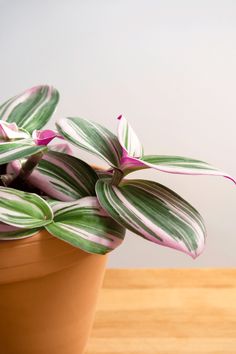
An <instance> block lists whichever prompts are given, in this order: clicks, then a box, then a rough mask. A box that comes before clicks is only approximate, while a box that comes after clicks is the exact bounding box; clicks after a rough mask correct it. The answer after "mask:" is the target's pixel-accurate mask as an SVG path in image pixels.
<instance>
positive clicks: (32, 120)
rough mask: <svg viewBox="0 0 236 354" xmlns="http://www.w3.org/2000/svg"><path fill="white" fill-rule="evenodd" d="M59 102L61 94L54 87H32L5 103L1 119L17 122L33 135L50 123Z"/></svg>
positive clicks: (1, 107) (0, 111)
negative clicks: (34, 131)
mask: <svg viewBox="0 0 236 354" xmlns="http://www.w3.org/2000/svg"><path fill="white" fill-rule="evenodd" d="M58 101H59V93H58V91H57V90H56V89H55V88H53V87H52V86H46V85H40V86H36V87H32V88H31V89H29V90H26V91H25V92H23V93H21V94H19V95H17V96H15V97H13V98H11V99H9V100H8V101H6V102H5V103H3V104H2V105H1V106H0V119H2V120H4V121H7V122H9V123H12V122H15V123H16V124H17V125H18V126H19V127H21V128H24V129H26V130H27V131H28V132H29V133H32V132H33V130H35V129H41V128H42V127H43V126H44V125H45V124H46V123H47V122H48V120H49V119H50V117H51V115H52V114H53V112H54V110H55V108H56V106H57V103H58Z"/></svg>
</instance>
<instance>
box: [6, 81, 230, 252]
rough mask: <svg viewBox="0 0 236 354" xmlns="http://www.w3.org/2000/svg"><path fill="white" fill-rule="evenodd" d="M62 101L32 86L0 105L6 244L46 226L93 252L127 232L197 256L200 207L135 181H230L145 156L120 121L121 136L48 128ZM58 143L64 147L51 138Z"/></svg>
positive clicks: (84, 128)
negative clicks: (77, 152)
mask: <svg viewBox="0 0 236 354" xmlns="http://www.w3.org/2000/svg"><path fill="white" fill-rule="evenodd" d="M58 100H59V93H58V91H57V90H56V89H54V88H53V87H50V86H37V87H33V88H31V89H29V90H27V91H25V92H24V93H22V94H20V95H18V96H15V97H13V98H11V99H9V100H8V101H6V102H5V103H3V104H2V105H1V106H0V175H1V176H0V240H15V239H20V238H25V237H29V236H32V235H34V234H36V233H37V232H38V231H39V230H41V229H46V230H47V231H48V232H49V233H51V234H52V235H53V236H55V237H57V238H59V239H61V240H63V241H65V242H68V243H70V244H72V245H73V246H75V247H79V248H81V249H82V250H84V251H86V252H90V253H98V254H105V253H107V252H110V251H111V250H113V249H114V248H116V247H117V246H119V245H120V244H121V242H122V240H123V239H124V236H125V230H126V229H128V230H131V231H133V232H134V233H136V234H137V235H139V236H141V237H143V238H145V239H147V240H149V241H152V242H154V243H157V244H160V245H162V246H166V247H171V248H174V249H177V250H179V251H182V252H185V253H187V254H189V255H190V256H192V257H193V258H195V257H196V256H198V255H199V254H200V253H201V252H202V250H203V248H204V245H205V237H206V230H205V226H204V222H203V219H202V217H201V215H200V214H199V213H198V212H197V210H196V209H195V208H194V207H193V206H191V205H190V204H189V203H188V202H187V201H185V200H184V199H183V198H181V197H180V196H179V195H178V194H176V193H175V192H173V191H172V190H170V189H169V188H167V187H165V186H163V185H161V184H159V183H157V182H154V181H149V180H144V179H130V178H127V177H126V176H127V175H128V174H130V173H132V172H134V171H137V170H140V169H146V168H154V169H156V170H158V171H162V172H167V173H175V174H187V175H188V174H189V175H215V176H224V177H226V178H229V179H231V180H232V181H233V182H235V183H236V181H235V180H234V179H233V178H232V177H231V176H230V175H228V174H227V173H224V172H222V171H220V170H218V169H216V168H214V167H213V166H211V165H209V164H207V163H205V162H203V161H199V160H195V159H192V158H186V157H180V156H160V155H145V154H144V152H143V147H142V145H141V143H140V141H139V139H138V137H137V135H136V134H135V132H134V130H133V129H132V127H131V126H130V125H129V123H128V122H127V120H126V119H125V118H124V117H123V116H119V117H118V134H117V136H116V135H114V134H113V133H112V132H110V131H109V130H108V129H106V128H104V127H103V126H101V125H99V124H97V123H94V122H91V121H88V120H85V119H82V118H79V117H76V118H75V117H69V118H62V119H59V120H58V121H57V122H56V128H57V129H56V130H49V129H46V130H42V128H43V127H44V126H45V125H46V123H47V122H48V121H49V119H50V117H51V116H52V114H53V112H54V111H55V108H56V106H57V103H58ZM55 138H59V139H61V140H62V142H61V143H59V144H58V143H57V144H55V143H54V142H53V140H54V139H55ZM68 143H72V144H73V145H75V146H77V147H79V148H82V149H85V150H87V151H89V152H91V153H93V154H95V155H97V156H98V157H100V158H102V159H103V160H105V161H106V163H107V164H108V165H109V167H108V168H107V170H104V169H103V170H101V169H99V168H95V167H92V166H90V165H89V164H87V163H86V162H84V161H82V160H81V159H79V158H77V157H76V156H73V153H72V150H71V149H70V147H69V145H68Z"/></svg>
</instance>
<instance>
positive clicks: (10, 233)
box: [0, 222, 40, 241]
mask: <svg viewBox="0 0 236 354" xmlns="http://www.w3.org/2000/svg"><path fill="white" fill-rule="evenodd" d="M39 231H40V228H34V229H22V228H18V227H15V226H11V225H7V224H4V223H2V222H0V240H2V241H3V240H19V239H22V238H27V237H30V236H33V235H35V234H37V233H38V232H39Z"/></svg>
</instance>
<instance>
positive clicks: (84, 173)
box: [7, 151, 98, 202]
mask: <svg viewBox="0 0 236 354" xmlns="http://www.w3.org/2000/svg"><path fill="white" fill-rule="evenodd" d="M20 169H21V163H20V161H19V160H18V161H13V162H11V163H10V164H8V166H7V173H8V174H11V173H13V174H14V175H17V174H18V173H19V171H20ZM97 179H98V176H97V174H96V173H95V171H94V170H93V169H92V167H90V166H89V165H88V164H86V163H85V162H84V161H82V160H79V159H77V158H76V157H74V156H69V155H66V154H64V153H61V152H57V151H48V152H47V153H46V154H44V156H43V158H42V160H40V162H39V164H38V165H37V167H36V168H35V169H34V170H33V172H32V173H31V174H30V176H29V177H28V179H27V180H28V182H29V183H30V184H31V185H33V186H35V187H37V188H39V189H40V190H41V191H42V192H44V193H45V194H46V195H47V196H49V197H51V198H54V199H57V200H60V201H65V202H66V201H73V200H77V199H80V198H82V197H86V196H92V195H95V194H96V193H95V184H96V182H97Z"/></svg>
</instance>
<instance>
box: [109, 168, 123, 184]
mask: <svg viewBox="0 0 236 354" xmlns="http://www.w3.org/2000/svg"><path fill="white" fill-rule="evenodd" d="M123 177H124V173H123V171H121V170H119V169H118V168H115V169H114V173H113V176H112V180H111V184H113V185H115V186H118V185H119V183H120V182H121V181H122V178H123Z"/></svg>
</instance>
